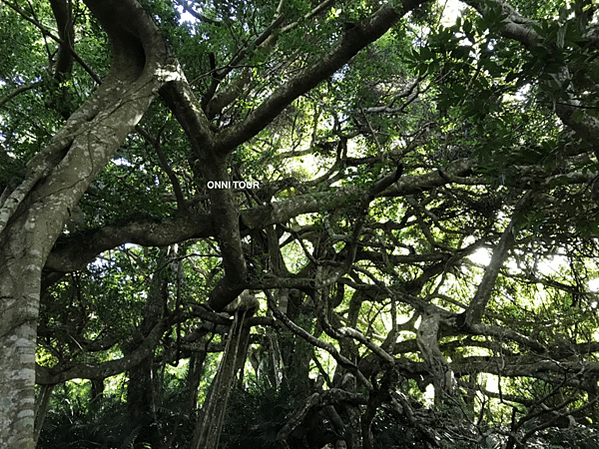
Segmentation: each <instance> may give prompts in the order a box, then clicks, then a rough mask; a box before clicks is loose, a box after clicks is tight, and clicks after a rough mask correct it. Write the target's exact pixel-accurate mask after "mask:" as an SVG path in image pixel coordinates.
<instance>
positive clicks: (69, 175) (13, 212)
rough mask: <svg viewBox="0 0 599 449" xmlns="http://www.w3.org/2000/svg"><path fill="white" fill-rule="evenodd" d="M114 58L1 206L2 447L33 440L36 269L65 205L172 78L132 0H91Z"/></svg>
mask: <svg viewBox="0 0 599 449" xmlns="http://www.w3.org/2000/svg"><path fill="white" fill-rule="evenodd" d="M86 4H87V5H88V7H89V8H90V10H91V11H92V13H93V14H94V15H95V16H96V17H97V18H98V20H99V21H100V23H101V24H102V26H103V27H104V28H105V29H106V31H107V32H108V35H109V37H110V40H111V44H112V49H113V65H112V68H111V70H110V72H109V73H108V75H107V76H106V79H105V81H104V83H103V84H102V86H101V87H100V88H99V89H98V91H97V92H96V94H95V95H94V96H93V97H92V98H91V99H90V100H88V101H87V102H86V103H84V104H83V106H81V108H80V109H79V110H78V111H76V112H75V113H74V114H73V115H72V116H71V117H70V118H69V120H68V121H67V123H66V125H65V127H64V128H63V130H62V131H61V132H59V133H58V134H57V135H56V136H55V138H54V139H53V141H52V142H51V143H50V144H49V145H48V147H46V148H45V149H44V150H42V151H41V152H40V153H38V154H37V155H36V156H35V157H34V158H33V159H32V161H31V162H30V163H29V164H28V171H27V175H26V178H25V180H24V181H23V183H22V184H21V185H20V186H18V187H17V188H16V189H15V190H14V191H13V192H11V194H10V195H7V196H6V200H5V201H4V203H3V204H1V205H0V316H1V317H2V321H1V323H0V346H1V347H2V348H3V350H2V351H1V352H0V397H2V398H3V399H2V401H1V402H0V428H2V432H1V433H0V446H2V447H7V448H9V447H10V448H14V449H32V448H33V447H34V385H35V344H36V331H37V329H36V326H37V317H38V309H39V300H40V288H41V271H42V268H43V267H44V265H45V261H46V258H47V257H48V254H49V253H50V250H51V248H52V246H53V245H54V242H55V241H56V239H57V237H58V236H59V235H60V233H61V232H62V230H63V227H64V225H65V223H66V222H67V221H68V219H69V216H70V211H71V210H74V208H75V206H76V204H77V202H78V201H79V199H80V198H81V196H82V195H83V193H84V192H85V190H86V189H87V188H88V186H89V185H90V183H91V182H92V180H93V179H94V178H95V177H96V175H97V174H98V173H99V172H100V170H102V169H103V167H104V166H105V165H106V164H107V163H108V162H109V161H110V159H111V157H112V155H113V154H114V152H115V151H116V150H117V148H118V147H119V146H120V145H121V143H122V142H123V141H124V140H125V138H126V137H127V135H128V134H129V133H130V132H131V130H132V129H133V127H134V126H135V125H136V124H137V122H138V121H139V120H140V118H141V117H142V115H143V114H144V113H145V111H146V110H147V108H148V107H149V105H150V102H151V101H152V99H153V98H154V97H155V95H156V93H157V91H158V89H159V88H160V86H161V85H162V84H163V83H164V82H166V81H167V80H168V79H169V77H171V76H172V73H171V69H170V68H169V63H170V61H169V58H170V57H169V54H168V51H167V49H166V46H165V44H164V42H163V39H162V37H161V36H160V34H159V33H158V32H157V29H156V27H155V26H154V24H153V23H152V21H151V20H150V18H149V17H148V16H147V14H146V13H145V11H144V10H143V9H142V8H141V6H140V5H139V4H138V3H137V2H135V1H134V0H118V1H116V0H107V1H105V0H102V1H99V0H88V1H86Z"/></svg>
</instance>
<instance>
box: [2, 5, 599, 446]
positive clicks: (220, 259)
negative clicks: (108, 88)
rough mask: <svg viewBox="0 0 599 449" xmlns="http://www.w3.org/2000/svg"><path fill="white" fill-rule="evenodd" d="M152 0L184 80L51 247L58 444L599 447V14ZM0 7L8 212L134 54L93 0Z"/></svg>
mask: <svg viewBox="0 0 599 449" xmlns="http://www.w3.org/2000/svg"><path fill="white" fill-rule="evenodd" d="M141 4H142V6H143V9H144V11H145V12H144V14H147V15H149V16H150V17H151V19H152V20H153V22H154V24H155V25H156V27H157V28H158V30H159V32H160V35H161V36H162V37H163V39H164V40H165V42H166V43H167V45H168V47H169V49H170V51H171V53H172V55H173V57H174V58H176V59H177V60H178V63H179V64H180V67H181V69H182V71H183V73H184V74H185V79H184V84H183V85H184V86H187V87H184V88H181V90H180V91H178V90H177V91H176V90H175V88H173V87H172V86H171V85H169V84H165V87H162V88H161V90H160V92H159V95H157V96H156V99H155V101H154V102H153V103H152V105H151V106H150V108H149V109H148V111H147V112H146V113H145V115H144V116H143V118H142V119H141V121H140V122H139V124H138V125H137V126H136V127H135V130H134V131H133V132H132V133H130V134H129V135H128V137H127V138H126V140H125V141H124V143H122V145H120V146H119V149H118V151H117V152H116V153H115V154H114V155H113V156H112V157H111V158H110V163H109V164H108V165H106V166H105V167H104V168H103V169H102V170H101V171H100V172H99V174H98V175H97V176H96V177H95V178H94V180H93V182H91V183H90V185H89V187H88V188H86V190H85V193H84V195H83V197H82V198H81V200H80V201H79V203H78V205H77V207H75V208H73V209H72V210H71V209H70V208H69V210H68V217H69V220H68V223H66V225H65V226H64V229H63V231H62V234H61V235H60V236H59V237H58V239H57V240H56V242H55V243H54V245H53V249H52V251H51V252H50V254H49V255H48V257H47V259H46V261H45V265H44V269H43V271H42V272H41V288H42V290H41V300H40V308H39V320H38V327H37V351H36V360H37V371H36V383H37V388H36V411H37V415H36V433H37V432H39V439H38V445H37V447H39V448H43V449H50V448H71V447H72V448H125V447H133V448H153V449H158V448H192V447H196V446H194V445H197V444H199V443H198V442H199V441H204V440H202V438H204V439H208V440H210V441H212V442H216V443H214V444H218V442H219V438H220V446H219V447H221V448H228V449H233V448H294V449H295V448H297V449H300V448H318V449H320V448H323V447H327V448H343V447H347V448H351V449H362V448H364V449H373V448H377V449H378V448H394V447H397V448H404V447H413V448H452V449H458V448H489V449H491V448H506V449H512V448H524V447H551V448H586V449H589V448H595V447H599V444H598V443H597V442H596V441H597V440H598V439H599V438H598V437H599V434H598V431H599V427H598V426H599V403H598V402H599V385H598V381H599V361H598V360H597V353H598V352H599V342H598V341H597V340H598V337H599V315H598V309H599V296H598V294H597V290H598V289H599V284H598V282H597V281H598V279H599V269H598V266H597V262H596V261H597V257H598V256H599V247H598V245H597V237H598V236H599V207H598V202H597V201H598V200H599V149H598V147H597V143H596V142H597V141H598V140H597V139H598V138H599V117H598V116H597V111H598V110H599V103H598V102H599V79H597V76H599V75H598V74H599V58H597V55H598V54H599V53H598V51H599V23H598V21H597V20H598V17H599V16H598V15H597V12H596V9H597V8H596V5H595V4H594V3H592V2H590V1H586V0H575V1H574V2H572V3H567V2H563V1H560V0H556V1H550V2H544V1H543V2H540V1H533V0H513V1H508V2H503V1H502V0H467V1H465V2H464V3H460V2H444V1H439V2H422V4H418V3H416V2H408V1H405V2H399V1H397V2H396V1H393V0H391V1H389V2H379V1H372V0H365V1H353V0H351V1H350V0H337V1H334V0H324V1H323V2H321V3H318V2H313V1H308V0H281V1H280V2H272V1H268V0H260V1H257V2H246V1H243V0H214V1H205V2H195V1H190V0H144V1H141ZM61 8H66V10H67V11H68V13H69V15H68V17H69V19H68V20H66V21H65V20H61V17H63V19H64V16H62V15H61V12H60V11H63V12H64V9H61ZM394 11H395V12H394ZM399 11H402V14H401V17H400V18H398V20H395V22H393V23H391V21H389V24H388V25H386V26H388V28H389V29H388V30H387V31H386V32H384V34H382V36H380V37H376V36H374V34H373V35H372V36H371V35H370V34H368V33H369V31H368V26H369V24H370V23H375V22H376V20H379V19H381V17H387V16H386V15H392V14H400V13H399ZM404 13H405V14H404ZM0 23H1V24H2V25H1V26H2V31H1V33H0V54H1V57H0V191H4V193H3V194H2V196H1V197H0V207H8V206H9V202H8V200H9V199H10V195H11V194H12V192H14V191H16V189H15V187H16V186H18V185H20V183H21V182H22V181H23V180H24V179H25V180H26V179H27V176H28V175H27V173H28V172H27V170H28V168H27V167H28V165H27V164H28V162H29V161H30V160H31V158H32V157H33V156H34V155H35V154H38V153H40V152H41V151H42V149H44V148H45V147H46V146H48V145H49V144H51V142H52V138H53V136H55V135H56V134H57V133H58V132H59V130H60V129H61V128H62V127H63V126H68V124H69V123H70V122H69V121H68V120H71V119H70V117H73V113H74V112H75V111H76V110H77V108H79V107H80V106H82V105H85V104H86V103H85V102H86V101H87V100H88V99H89V98H90V97H91V96H92V95H93V94H94V92H95V91H96V90H97V89H98V86H99V81H100V80H101V79H103V78H104V77H106V76H107V73H108V72H109V68H110V64H111V62H110V61H111V54H110V51H109V50H110V43H109V37H110V36H107V33H106V32H105V30H104V29H103V28H102V26H101V25H100V23H99V22H98V21H97V19H96V17H94V15H93V14H92V13H91V12H90V10H89V9H87V7H86V6H85V5H84V3H83V2H82V1H80V0H69V1H66V0H64V1H63V0H53V1H50V2H46V1H42V0H28V1H27V2H23V1H21V2H17V1H8V0H2V1H0ZM376 23H377V24H378V23H379V22H376ZM381 23H382V22H381ZM377 26H379V25H377ZM380 26H382V25H380ZM383 31H385V30H384V29H383V30H381V33H382V32H383ZM108 33H110V30H108ZM381 33H379V34H381ZM360 39H368V40H372V41H373V42H372V43H371V44H370V45H367V46H366V45H365V44H364V45H362V44H359V43H358V44H355V43H354V42H359V40H360ZM69 40H70V41H71V44H72V48H73V49H74V52H73V53H72V54H71V53H69V55H70V58H69V57H68V56H65V55H64V52H65V43H66V42H68V41H69ZM352 45H354V46H355V51H354V47H352ZM346 46H347V47H348V48H349V47H351V50H347V51H346V52H345V53H344V52H343V51H341V50H339V49H344V48H346ZM362 47H365V48H363V49H362ZM351 52H354V53H355V56H354V55H353V54H350V53H351ZM67 53H68V51H67ZM73 55H74V56H73ZM335 58H337V59H335ZM343 58H345V60H344V59H343ZM65 61H66V62H65ZM335 64H337V67H336V68H335V70H333V71H332V72H331V73H332V74H331V75H330V76H329V75H327V76H324V75H322V76H321V75H318V73H319V72H318V70H319V67H323V71H324V70H325V69H326V68H327V67H334V66H335ZM323 73H324V72H323ZM319 76H320V77H321V78H322V79H321V78H319ZM169 86H170V87H169ZM298 86H299V87H298ZM302 86H303V87H302ZM169 89H171V90H169ZM185 89H188V90H185ZM302 89H303V91H301V90H302ZM296 91H297V92H298V93H294V92H296ZM300 91H301V92H300ZM180 92H185V93H186V95H187V97H185V96H184V95H183V94H179V93H180ZM189 98H191V99H192V100H189ZM186 101H189V104H187V103H186ZM194 102H195V103H194ZM190 105H193V106H190ZM194 108H195V109H194ZM106 110H107V114H110V108H108V107H107V109H106ZM189 111H194V112H193V114H196V115H195V116H194V115H193V114H192V112H189ZM198 116H200V117H205V119H206V121H205V124H206V130H203V129H202V128H201V127H200V126H199V125H198V123H200V124H201V123H203V122H202V121H201V120H198V121H194V119H192V117H196V118H197V117H198ZM65 124H66V125H65ZM210 133H213V134H210ZM210 135H213V136H217V137H214V139H213V140H210V139H211V138H210V137H206V136H210ZM101 138H105V139H107V140H108V139H109V138H110V136H107V135H104V136H102V137H101ZM217 138H218V139H217ZM208 147H210V148H216V149H217V150H219V149H221V150H222V151H221V153H218V152H217V150H214V154H217V156H214V157H212V156H206V155H205V154H204V153H202V151H203V148H208ZM91 151H93V148H92V149H91ZM219 151H220V150H219ZM210 154H211V155H212V154H213V153H210ZM223 155H224V156H223ZM221 156H222V157H221ZM214 161H216V162H214ZM41 179H43V178H41ZM219 182H222V183H223V184H219ZM221 186H222V187H223V188H220V187H221ZM7 199H8V200H7ZM23 204H24V205H25V206H22V207H27V205H28V204H31V203H27V201H24V203H23ZM19 210H21V209H17V214H18V213H20V212H18V211H19ZM2 217H3V215H1V214H0V219H2ZM5 224H6V223H5V222H2V220H0V225H2V226H4V225H5ZM8 225H10V220H9V221H8ZM1 231H2V229H0V232H1ZM2 242H4V240H2ZM1 267H2V265H1V264H0V268H1ZM223 298H224V299H223ZM235 298H237V299H236V300H235V301H233V302H232V300H233V299H235ZM1 299H2V297H1V296H0V300H1ZM3 329H4V328H2V327H1V326H0V330H3ZM0 369H1V367H0ZM215 407H216V408H215ZM216 409H219V412H218V413H216V412H215V411H214V410H216ZM220 409H222V413H223V415H220ZM225 409H226V413H225ZM221 430H222V432H221ZM0 431H2V430H1V429H0ZM221 433H222V435H221Z"/></svg>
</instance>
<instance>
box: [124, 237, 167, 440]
mask: <svg viewBox="0 0 599 449" xmlns="http://www.w3.org/2000/svg"><path fill="white" fill-rule="evenodd" d="M165 262H167V254H166V249H164V248H163V249H161V250H160V255H159V256H158V263H157V271H156V272H155V273H154V275H153V276H152V281H151V285H150V289H149V291H148V298H147V300H146V305H145V309H144V315H143V319H142V322H141V325H140V328H139V338H138V339H137V341H135V342H134V343H133V344H132V345H131V347H130V348H129V349H130V350H131V351H134V350H135V349H137V348H138V346H139V345H140V344H141V343H143V340H144V339H145V338H146V337H147V336H148V334H149V333H150V331H151V330H152V329H153V328H154V326H156V325H157V324H158V323H159V322H160V320H162V318H163V316H164V313H165V311H166V301H167V295H168V290H167V277H166V274H165V272H164V268H163V267H165V266H167V264H166V263H165ZM154 374H155V373H154V354H153V353H151V354H150V355H149V356H148V357H146V358H145V359H143V360H142V361H141V363H139V364H138V365H137V366H135V367H133V368H131V369H130V370H129V383H128V385H127V409H128V411H129V423H130V425H131V427H132V428H133V429H139V432H138V435H139V436H138V439H137V442H139V443H146V444H148V445H149V446H150V447H152V448H153V449H160V448H161V447H162V445H163V441H162V436H161V435H160V431H159V428H158V425H157V422H156V416H155V396H156V395H155V393H156V390H157V389H158V388H160V386H159V385H158V382H157V381H156V378H155V375H154Z"/></svg>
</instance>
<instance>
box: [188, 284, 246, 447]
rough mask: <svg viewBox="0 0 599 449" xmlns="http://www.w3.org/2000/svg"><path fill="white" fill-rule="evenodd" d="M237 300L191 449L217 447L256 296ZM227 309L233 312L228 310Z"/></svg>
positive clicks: (242, 357)
mask: <svg viewBox="0 0 599 449" xmlns="http://www.w3.org/2000/svg"><path fill="white" fill-rule="evenodd" d="M240 299H241V301H240V304H235V306H234V307H238V308H237V309H236V310H235V312H234V314H235V315H234V316H235V318H234V320H233V324H231V330H230V332H229V336H228V339H227V345H226V348H225V352H224V354H223V356H222V359H221V362H220V366H219V368H218V372H217V373H216V376H214V380H213V381H212V385H211V386H210V390H209V391H208V394H207V395H206V400H205V401H204V404H203V405H202V410H201V411H200V416H199V419H198V422H197V424H196V428H195V430H194V435H193V441H192V443H191V449H217V448H218V444H219V441H220V435H221V431H222V427H223V422H224V419H225V412H226V409H227V403H228V401H229V396H230V395H231V389H232V387H233V384H234V382H235V376H236V374H237V372H238V370H239V368H240V366H241V365H242V363H244V362H245V359H246V356H247V349H248V345H249V337H250V328H249V326H247V325H246V324H245V320H246V318H248V317H250V316H251V315H252V314H253V313H254V312H255V311H256V309H257V307H258V304H257V300H256V298H254V297H253V296H251V295H246V294H245V293H244V294H242V295H241V297H240ZM231 312H233V311H232V310H231Z"/></svg>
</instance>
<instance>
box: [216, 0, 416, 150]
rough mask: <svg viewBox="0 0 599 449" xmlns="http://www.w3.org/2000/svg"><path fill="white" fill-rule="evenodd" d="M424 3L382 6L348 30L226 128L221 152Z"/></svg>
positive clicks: (262, 125)
mask: <svg viewBox="0 0 599 449" xmlns="http://www.w3.org/2000/svg"><path fill="white" fill-rule="evenodd" d="M421 3H423V1H420V0H403V2H401V8H399V7H396V6H395V5H386V6H383V7H382V8H381V9H379V10H378V11H377V12H376V13H374V14H373V15H372V16H370V17H368V18H367V19H365V20H364V21H362V22H361V23H359V24H357V25H356V26H355V27H353V28H351V29H349V30H348V31H346V32H345V33H344V35H343V37H342V38H341V40H340V42H339V44H338V45H337V46H336V47H335V48H334V49H333V50H331V51H330V52H329V53H328V54H327V55H325V56H323V57H322V59H321V60H319V61H318V62H315V63H313V64H312V65H311V66H310V67H308V68H307V69H305V70H304V71H303V72H302V73H300V74H299V75H298V76H296V77H295V78H293V79H291V80H289V81H288V82H287V83H285V84H284V85H283V86H282V87H280V88H279V89H277V90H276V91H275V92H274V93H273V94H272V95H271V96H270V97H268V98H267V99H266V100H265V101H264V102H263V103H262V104H261V105H260V106H258V107H257V108H256V109H255V110H254V111H253V112H252V113H251V114H250V115H249V116H248V117H247V118H246V119H245V120H244V121H243V122H242V123H240V124H238V125H235V126H233V127H231V128H228V129H226V130H223V131H222V132H221V133H220V135H219V139H218V141H219V145H218V151H219V152H220V153H221V154H228V153H230V152H231V151H233V150H234V149H235V148H237V146H239V145H240V144H242V143H243V142H246V141H247V140H249V139H251V138H252V137H254V136H255V135H256V134H258V133H259V132H260V131H261V130H262V129H264V128H265V127H266V126H267V125H268V124H269V123H270V122H272V120H273V119H274V118H275V117H277V116H278V115H279V113H280V112H281V111H282V110H283V109H285V108H286V107H287V106H288V105H289V104H291V102H292V101H293V100H295V99H296V98H298V97H299V96H301V95H303V94H305V93H306V92H308V91H309V90H311V89H312V88H314V87H315V86H317V85H318V84H320V83H321V82H322V81H324V80H325V79H327V78H328V77H330V76H332V75H333V74H334V73H335V72H336V71H337V70H339V69H340V68H341V67H343V65H344V64H346V63H347V62H348V61H349V60H350V59H351V58H353V57H354V56H355V55H356V54H357V53H358V52H359V51H360V50H362V49H363V48H364V47H366V46H367V45H368V44H370V43H372V42H374V41H375V40H377V39H378V38H379V37H381V36H382V35H383V34H385V32H387V30H388V29H389V28H391V27H392V26H393V25H395V24H396V23H397V22H398V21H399V19H400V18H401V17H403V16H404V15H405V14H406V13H407V12H409V11H411V10H412V9H414V8H416V7H417V6H419V5H420V4H421Z"/></svg>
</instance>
